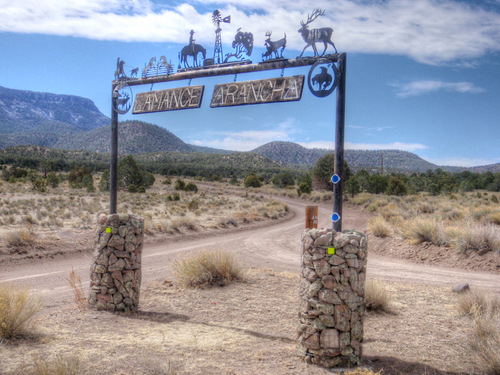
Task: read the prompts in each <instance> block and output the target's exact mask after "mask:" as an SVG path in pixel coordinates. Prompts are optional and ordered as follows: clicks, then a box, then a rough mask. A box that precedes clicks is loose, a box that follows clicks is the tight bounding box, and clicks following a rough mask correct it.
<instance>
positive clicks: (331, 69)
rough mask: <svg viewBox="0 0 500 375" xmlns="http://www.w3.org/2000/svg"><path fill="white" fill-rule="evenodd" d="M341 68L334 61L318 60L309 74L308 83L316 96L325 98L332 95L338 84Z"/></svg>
mask: <svg viewBox="0 0 500 375" xmlns="http://www.w3.org/2000/svg"><path fill="white" fill-rule="evenodd" d="M338 75H339V70H338V69H337V66H336V65H335V64H334V62H333V61H331V60H329V59H320V60H318V61H316V62H315V63H314V64H313V66H311V69H309V74H308V76H307V85H308V86H309V90H311V93H312V94H313V95H314V96H317V97H319V98H324V97H325V96H328V95H330V94H331V93H332V92H333V91H334V90H335V88H336V87H337V84H338V79H337V77H338Z"/></svg>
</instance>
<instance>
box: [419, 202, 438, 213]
mask: <svg viewBox="0 0 500 375" xmlns="http://www.w3.org/2000/svg"><path fill="white" fill-rule="evenodd" d="M435 211H436V206H435V205H434V204H432V203H429V202H422V203H420V204H419V205H418V206H417V212H419V213H421V214H432V213H434V212H435Z"/></svg>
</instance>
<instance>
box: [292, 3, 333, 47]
mask: <svg viewBox="0 0 500 375" xmlns="http://www.w3.org/2000/svg"><path fill="white" fill-rule="evenodd" d="M324 15H325V11H324V10H321V9H319V8H316V9H314V10H313V12H312V14H311V15H309V14H308V15H307V21H306V22H305V23H304V22H302V21H300V24H301V26H302V27H301V28H300V29H299V33H300V34H301V35H302V38H303V39H304V42H306V43H307V45H306V46H305V47H304V49H303V50H302V53H301V54H300V56H299V57H302V55H303V54H304V51H305V50H306V48H307V47H309V46H312V48H313V50H314V56H318V50H317V48H316V43H317V42H322V43H323V44H324V45H325V49H324V50H323V53H322V54H321V56H323V55H324V54H325V52H326V48H327V47H328V44H331V45H332V47H333V49H335V53H337V48H336V47H335V44H333V42H332V34H333V29H332V28H331V27H322V28H321V29H312V30H309V29H308V27H307V26H308V25H309V24H310V23H311V22H313V21H314V20H315V19H316V18H318V17H320V16H324Z"/></svg>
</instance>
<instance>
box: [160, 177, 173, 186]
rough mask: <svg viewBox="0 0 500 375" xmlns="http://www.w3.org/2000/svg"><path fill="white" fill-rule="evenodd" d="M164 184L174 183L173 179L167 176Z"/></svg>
mask: <svg viewBox="0 0 500 375" xmlns="http://www.w3.org/2000/svg"><path fill="white" fill-rule="evenodd" d="M162 184H163V185H170V184H172V180H171V179H170V177H167V178H165V180H163V182H162Z"/></svg>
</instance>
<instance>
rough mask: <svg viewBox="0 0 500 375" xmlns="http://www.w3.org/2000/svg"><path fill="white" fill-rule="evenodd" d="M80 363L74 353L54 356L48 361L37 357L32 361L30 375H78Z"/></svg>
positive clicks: (80, 367) (81, 367) (80, 368)
mask: <svg viewBox="0 0 500 375" xmlns="http://www.w3.org/2000/svg"><path fill="white" fill-rule="evenodd" d="M82 369H83V366H82V363H81V361H80V358H79V357H78V356H76V355H72V356H68V357H64V356H61V355H58V356H56V357H55V358H54V359H53V360H51V361H49V360H47V359H45V358H37V359H35V360H34V361H33V369H32V371H31V374H32V375H79V374H82Z"/></svg>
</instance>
